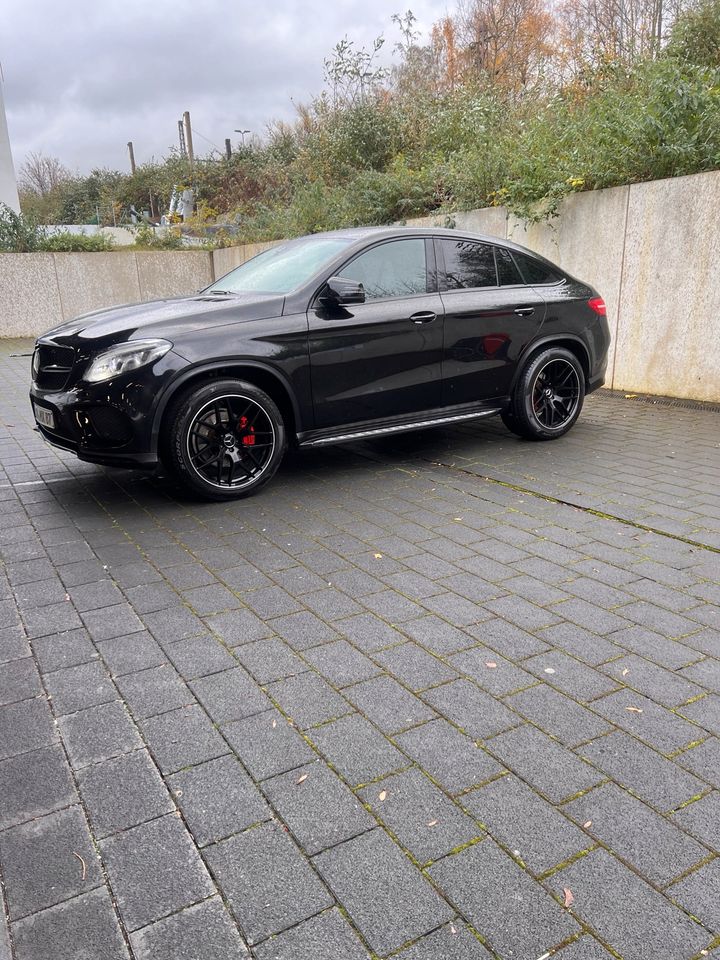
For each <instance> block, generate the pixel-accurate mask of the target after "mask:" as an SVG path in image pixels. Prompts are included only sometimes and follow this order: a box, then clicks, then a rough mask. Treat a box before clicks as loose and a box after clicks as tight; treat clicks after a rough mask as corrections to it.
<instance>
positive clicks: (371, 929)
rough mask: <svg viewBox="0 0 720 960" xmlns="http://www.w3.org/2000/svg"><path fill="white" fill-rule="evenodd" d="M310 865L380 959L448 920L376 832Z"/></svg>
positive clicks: (418, 876) (447, 913) (416, 875)
mask: <svg viewBox="0 0 720 960" xmlns="http://www.w3.org/2000/svg"><path fill="white" fill-rule="evenodd" d="M314 864H315V866H316V867H317V869H318V870H319V871H320V874H321V876H322V877H323V879H324V880H325V881H326V883H327V884H328V885H329V886H330V888H331V890H332V891H333V893H334V894H335V896H336V897H337V898H338V900H339V901H340V903H342V904H343V906H344V908H345V909H346V910H347V912H348V914H349V916H350V918H351V920H352V921H353V923H354V924H355V926H356V927H357V928H358V930H359V931H360V932H361V934H362V935H363V936H364V937H365V939H366V940H367V942H368V944H369V945H370V948H371V949H372V950H374V951H375V952H376V953H379V954H381V955H383V956H384V955H385V954H387V953H390V952H391V951H392V950H397V949H398V948H399V947H401V946H402V945H403V944H404V943H407V942H408V941H409V940H411V939H414V938H416V937H420V936H422V935H423V934H424V933H429V932H430V931H431V930H433V929H435V927H438V926H439V925H440V924H441V923H444V922H445V921H447V920H449V919H450V918H451V916H452V911H451V910H450V908H449V907H448V905H447V904H446V903H445V902H444V901H443V900H441V898H440V897H439V896H438V894H437V893H436V892H435V890H433V888H432V887H431V886H430V884H429V883H428V882H427V880H426V879H425V878H424V877H423V876H422V874H421V873H420V872H419V871H418V870H417V869H416V868H415V867H414V866H413V865H412V864H411V863H410V861H409V860H408V859H407V858H406V857H405V856H404V855H403V854H402V853H401V852H400V849H399V848H398V847H397V846H396V845H395V844H394V843H393V842H392V840H390V838H389V837H388V835H387V834H386V833H385V832H384V831H383V830H381V829H379V828H378V829H375V830H371V831H370V832H369V833H365V834H363V835H362V836H360V837H356V838H355V839H354V840H348V841H347V842H346V843H343V844H340V846H338V847H333V849H332V850H326V851H325V852H324V853H321V854H319V855H318V856H317V857H315V858H314Z"/></svg>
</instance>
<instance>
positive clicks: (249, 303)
mask: <svg viewBox="0 0 720 960" xmlns="http://www.w3.org/2000/svg"><path fill="white" fill-rule="evenodd" d="M284 301H285V298H284V297H283V296H278V295H277V294H257V293H244V294H227V295H214V294H202V293H200V294H196V295H194V296H192V297H175V298H172V299H165V300H152V301H150V302H149V303H130V304H126V305H124V306H121V307H108V308H106V309H104V310H95V311H94V312H92V313H86V314H83V316H81V317H77V318H76V319H74V320H67V321H65V323H61V324H59V325H58V326H57V327H53V329H52V330H49V331H48V332H47V333H45V334H43V337H42V338H41V339H44V338H46V337H50V338H52V340H53V341H54V342H55V343H59V344H67V345H68V346H74V347H77V348H79V349H81V350H88V351H92V350H96V349H102V348H105V347H109V346H112V345H113V344H115V343H123V342H125V341H126V340H145V339H150V338H159V339H163V340H170V341H171V342H172V343H174V342H175V341H176V340H180V339H181V338H182V336H183V334H184V333H188V332H190V331H193V330H197V329H200V328H206V327H217V326H222V325H224V324H229V323H242V322H247V321H250V320H265V319H267V318H269V317H274V316H280V314H282V311H283V305H284Z"/></svg>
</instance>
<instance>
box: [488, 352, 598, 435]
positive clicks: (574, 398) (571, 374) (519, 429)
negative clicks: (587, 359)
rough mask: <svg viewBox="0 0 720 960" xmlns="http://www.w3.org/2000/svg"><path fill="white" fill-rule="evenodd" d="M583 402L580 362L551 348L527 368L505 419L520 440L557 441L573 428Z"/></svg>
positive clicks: (570, 355)
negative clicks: (522, 438)
mask: <svg viewBox="0 0 720 960" xmlns="http://www.w3.org/2000/svg"><path fill="white" fill-rule="evenodd" d="M584 399H585V374H584V373H583V368H582V366H581V365H580V361H579V360H578V358H577V357H576V356H575V354H574V353H571V352H570V351H569V350H566V349H565V348H564V347H549V348H548V349H546V350H542V351H541V352H540V353H537V354H535V356H534V357H531V358H530V360H529V361H528V363H527V365H526V366H525V367H524V369H523V371H522V373H521V374H520V377H519V378H518V381H517V384H516V385H515V389H514V390H513V395H512V401H511V404H510V408H509V409H508V410H506V411H503V414H502V419H503V422H504V423H505V426H506V427H507V428H508V429H509V430H511V431H512V432H513V433H515V434H517V435H518V436H519V437H524V438H525V439H527V440H555V439H557V437H562V436H563V434H565V433H567V432H568V430H569V429H570V428H571V427H572V426H573V424H574V423H575V421H576V420H577V418H578V417H579V416H580V411H581V410H582V406H583V401H584Z"/></svg>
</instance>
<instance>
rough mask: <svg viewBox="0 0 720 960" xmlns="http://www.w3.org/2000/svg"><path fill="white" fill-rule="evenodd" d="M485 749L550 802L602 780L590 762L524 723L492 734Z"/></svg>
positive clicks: (557, 801) (567, 796) (571, 794)
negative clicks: (504, 731)
mask: <svg viewBox="0 0 720 960" xmlns="http://www.w3.org/2000/svg"><path fill="white" fill-rule="evenodd" d="M488 749H489V750H490V752H491V753H492V754H493V755H494V756H496V757H497V758H498V759H499V760H500V761H501V762H502V763H504V764H505V765H506V766H507V767H509V768H510V769H511V770H512V771H514V772H515V773H517V774H518V776H519V777H521V779H523V780H526V781H527V782H528V783H529V784H531V785H532V786H533V787H535V789H536V790H539V791H540V793H542V794H544V795H545V796H546V797H547V798H548V800H550V801H551V802H552V803H560V802H561V801H562V800H566V799H569V798H570V797H572V796H573V795H574V794H576V793H579V792H580V791H581V790H587V789H589V788H590V787H592V786H595V784H597V783H600V781H601V780H602V779H603V777H602V775H601V774H600V773H599V772H598V771H597V770H595V769H594V768H593V767H592V766H590V764H588V763H583V762H582V761H581V760H580V759H579V758H578V757H576V756H574V755H573V754H572V753H569V752H568V751H567V750H565V749H564V748H563V747H561V746H560V745H559V744H558V743H557V741H555V740H551V739H550V737H547V736H546V735H545V734H544V733H541V732H540V730H537V729H536V728H535V727H531V726H529V725H527V724H526V725H525V726H522V727H518V728H517V729H515V730H510V731H508V732H507V733H501V734H500V735H499V736H497V737H493V739H492V740H491V741H490V742H489V743H488Z"/></svg>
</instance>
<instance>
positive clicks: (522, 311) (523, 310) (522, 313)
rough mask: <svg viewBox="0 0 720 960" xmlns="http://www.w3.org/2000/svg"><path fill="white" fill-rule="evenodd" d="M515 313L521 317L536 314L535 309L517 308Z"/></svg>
mask: <svg viewBox="0 0 720 960" xmlns="http://www.w3.org/2000/svg"><path fill="white" fill-rule="evenodd" d="M515 313H516V314H517V315H518V316H519V317H529V316H530V315H531V314H533V313H535V307H516V308H515Z"/></svg>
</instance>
